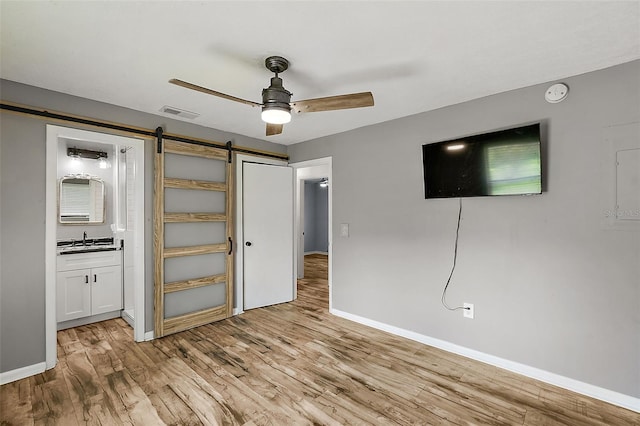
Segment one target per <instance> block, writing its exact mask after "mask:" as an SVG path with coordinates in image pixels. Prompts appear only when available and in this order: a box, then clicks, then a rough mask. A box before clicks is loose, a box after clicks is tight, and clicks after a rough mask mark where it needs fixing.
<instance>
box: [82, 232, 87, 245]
mask: <svg viewBox="0 0 640 426" xmlns="http://www.w3.org/2000/svg"><path fill="white" fill-rule="evenodd" d="M82 245H83V246H86V245H87V231H84V232H83V233H82Z"/></svg>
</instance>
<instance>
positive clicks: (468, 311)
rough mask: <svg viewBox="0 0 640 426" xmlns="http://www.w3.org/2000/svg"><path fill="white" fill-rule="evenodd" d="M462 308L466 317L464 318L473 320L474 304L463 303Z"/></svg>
mask: <svg viewBox="0 0 640 426" xmlns="http://www.w3.org/2000/svg"><path fill="white" fill-rule="evenodd" d="M462 307H463V308H464V309H463V310H462V314H463V315H464V317H465V318H471V319H473V314H474V311H473V303H463V304H462Z"/></svg>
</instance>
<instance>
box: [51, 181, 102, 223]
mask: <svg viewBox="0 0 640 426" xmlns="http://www.w3.org/2000/svg"><path fill="white" fill-rule="evenodd" d="M58 207H59V209H58V210H59V215H58V217H59V220H60V223H67V224H73V223H76V224H83V225H86V224H88V223H104V212H105V191H104V182H103V181H102V180H101V179H99V178H96V177H91V176H85V175H80V176H65V177H63V178H62V179H60V188H59V192H58Z"/></svg>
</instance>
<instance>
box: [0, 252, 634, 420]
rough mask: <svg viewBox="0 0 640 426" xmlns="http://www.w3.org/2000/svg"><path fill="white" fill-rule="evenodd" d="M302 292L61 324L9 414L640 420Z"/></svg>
mask: <svg viewBox="0 0 640 426" xmlns="http://www.w3.org/2000/svg"><path fill="white" fill-rule="evenodd" d="M305 265H306V268H307V269H306V278H305V279H303V280H300V281H299V284H298V299H297V300H296V301H295V302H292V303H288V304H282V305H276V306H271V307H267V308H262V309H254V310H251V311H247V312H246V313H244V314H242V315H239V316H236V317H234V318H231V319H228V320H224V321H221V322H218V323H214V324H210V325H206V326H202V327H198V328H195V329H192V330H190V331H187V332H182V333H179V334H175V335H172V336H169V337H166V338H163V339H157V340H155V341H152V342H145V343H138V344H137V343H134V342H133V339H132V332H131V329H130V328H129V327H128V326H127V325H126V324H125V323H124V321H122V320H121V319H116V320H109V321H105V322H101V323H96V324H91V325H86V326H82V327H78V328H75V329H69V330H64V331H60V332H59V333H58V365H57V366H56V367H55V368H54V369H52V370H50V371H47V372H45V373H43V374H38V375H36V376H33V377H30V378H27V379H23V380H20V381H17V382H13V383H10V384H7V385H4V386H2V387H1V388H0V398H1V405H0V408H1V410H2V412H1V415H0V424H2V425H31V424H38V425H40V424H59V425H76V424H95V425H118V424H133V425H163V424H167V425H200V424H205V425H216V424H225V425H236V424H246V425H306V424H309V425H311V424H314V425H316V424H327V425H342V424H345V425H346V424H360V425H384V424H446V425H450V424H452V425H458V424H461V425H462V424H504V425H522V424H526V425H555V424H562V425H638V424H640V415H639V414H638V413H633V412H631V411H628V410H624V409H622V408H618V407H615V406H612V405H609V404H606V403H603V402H601V401H597V400H594V399H590V398H587V397H584V396H581V395H578V394H575V393H572V392H568V391H566V390H563V389H559V388H557V387H554V386H551V385H547V384H545V383H541V382H538V381H536V380H532V379H529V378H526V377H523V376H519V375H516V374H512V373H509V372H507V371H504V370H501V369H498V368H495V367H491V366H488V365H486V364H482V363H479V362H475V361H472V360H469V359H467V358H463V357H460V356H457V355H453V354H450V353H447V352H443V351H441V350H438V349H435V348H432V347H429V346H425V345H422V344H419V343H416V342H413V341H410V340H406V339H403V338H400V337H395V336H392V335H390V334H387V333H384V332H381V331H377V330H374V329H371V328H368V327H365V326H362V325H359V324H356V323H353V322H350V321H347V320H344V319H341V318H337V317H334V316H332V315H330V314H329V313H328V288H327V280H326V270H327V264H326V257H325V256H321V255H312V256H309V257H307V258H306V260H305Z"/></svg>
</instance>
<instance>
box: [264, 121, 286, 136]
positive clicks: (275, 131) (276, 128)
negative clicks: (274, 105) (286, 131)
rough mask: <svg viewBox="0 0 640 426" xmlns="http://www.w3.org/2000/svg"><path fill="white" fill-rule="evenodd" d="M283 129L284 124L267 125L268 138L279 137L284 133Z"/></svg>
mask: <svg viewBox="0 0 640 426" xmlns="http://www.w3.org/2000/svg"><path fill="white" fill-rule="evenodd" d="M283 127H284V126H283V125H282V124H271V123H267V136H273V135H279V134H280V133H282V128H283Z"/></svg>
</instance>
